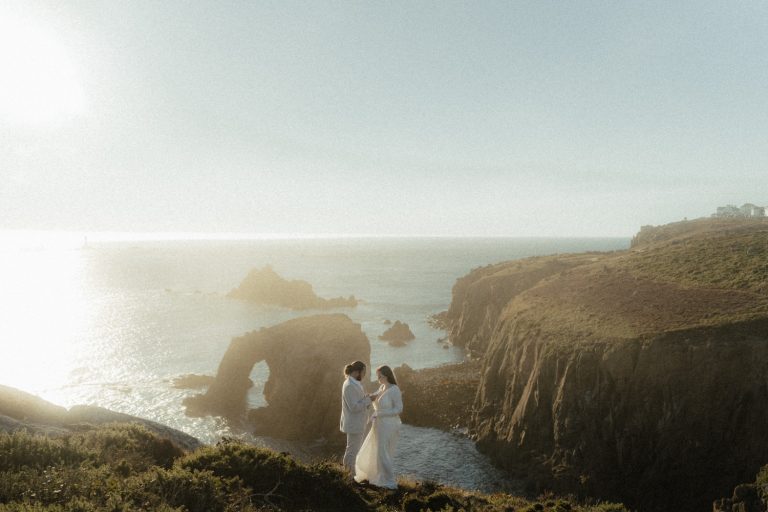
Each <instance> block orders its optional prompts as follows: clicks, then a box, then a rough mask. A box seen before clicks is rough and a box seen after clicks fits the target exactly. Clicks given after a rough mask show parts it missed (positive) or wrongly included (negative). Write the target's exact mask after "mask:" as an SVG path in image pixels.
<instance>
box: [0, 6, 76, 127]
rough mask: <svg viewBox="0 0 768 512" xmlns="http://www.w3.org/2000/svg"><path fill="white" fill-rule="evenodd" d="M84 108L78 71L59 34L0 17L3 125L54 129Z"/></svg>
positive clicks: (0, 15) (18, 20)
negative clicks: (6, 123) (53, 126)
mask: <svg viewBox="0 0 768 512" xmlns="http://www.w3.org/2000/svg"><path fill="white" fill-rule="evenodd" d="M84 104H85V97H84V93H83V88H82V85H81V83H80V80H79V77H78V73H77V69H76V66H75V64H74V62H73V60H72V58H71V55H70V54H69V52H68V51H67V48H65V47H64V45H62V44H61V42H60V41H59V40H58V38H57V37H56V36H55V34H53V33H51V32H49V31H47V30H46V29H45V28H43V27H40V26H37V25H35V24H33V23H31V22H29V21H27V20H24V19H21V18H15V17H11V16H7V15H3V14H2V13H0V121H4V122H10V123H13V124H25V125H32V126H47V125H56V124H58V123H61V122H62V121H65V120H67V119H69V118H72V117H74V116H76V115H78V114H80V113H81V112H82V111H83V109H84Z"/></svg>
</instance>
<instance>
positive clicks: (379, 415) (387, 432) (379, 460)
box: [355, 366, 403, 489]
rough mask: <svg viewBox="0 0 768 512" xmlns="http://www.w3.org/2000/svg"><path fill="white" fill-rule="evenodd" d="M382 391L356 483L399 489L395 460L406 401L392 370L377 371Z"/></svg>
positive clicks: (375, 404) (362, 449)
mask: <svg viewBox="0 0 768 512" xmlns="http://www.w3.org/2000/svg"><path fill="white" fill-rule="evenodd" d="M376 376H377V377H378V379H379V383H380V384H381V387H379V390H378V391H377V392H376V393H374V394H372V395H371V396H372V398H373V397H375V400H374V402H373V409H374V412H373V414H372V415H371V430H370V431H369V432H368V435H367V436H366V437H365V440H364V441H363V445H362V446H361V447H360V452H358V454H357V459H356V460H355V481H357V482H362V481H363V480H368V482H369V483H370V484H373V485H376V486H378V487H386V488H387V489H397V479H396V478H395V468H394V457H395V448H396V446H397V440H398V437H399V436H400V416H398V415H399V414H400V413H401V412H403V397H402V394H401V393H400V388H399V387H397V381H396V380H395V374H394V373H393V372H392V369H391V368H390V367H389V366H380V367H379V368H377V369H376Z"/></svg>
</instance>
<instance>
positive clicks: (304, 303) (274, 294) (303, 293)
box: [227, 266, 358, 310]
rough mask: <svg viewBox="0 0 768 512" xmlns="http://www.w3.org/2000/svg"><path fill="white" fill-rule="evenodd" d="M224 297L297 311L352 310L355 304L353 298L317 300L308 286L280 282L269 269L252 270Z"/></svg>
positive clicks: (295, 282)
mask: <svg viewBox="0 0 768 512" xmlns="http://www.w3.org/2000/svg"><path fill="white" fill-rule="evenodd" d="M227 297H230V298H233V299H241V300H246V301H249V302H255V303H257V304H266V305H271V306H280V307H284V308H290V309H297V310H303V309H332V308H353V307H355V306H357V302H358V301H357V299H356V298H355V296H354V295H350V296H349V297H347V298H344V297H336V298H333V299H324V298H322V297H318V296H317V295H316V294H315V292H314V290H313V289H312V285H311V284H309V283H308V282H306V281H302V280H292V281H289V280H287V279H283V278H282V277H280V275H278V274H277V272H275V271H274V270H273V269H272V267H270V266H266V267H264V268H261V269H253V270H251V272H249V273H248V275H247V276H246V277H245V279H243V281H242V282H241V283H240V286H238V287H237V288H235V289H234V290H232V291H230V292H229V293H228V294H227Z"/></svg>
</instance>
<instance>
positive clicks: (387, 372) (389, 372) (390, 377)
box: [376, 365, 397, 385]
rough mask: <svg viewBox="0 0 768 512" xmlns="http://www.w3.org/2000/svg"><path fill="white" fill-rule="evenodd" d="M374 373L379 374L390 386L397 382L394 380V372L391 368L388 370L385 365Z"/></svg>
mask: <svg viewBox="0 0 768 512" xmlns="http://www.w3.org/2000/svg"><path fill="white" fill-rule="evenodd" d="M376 371H377V372H379V373H381V374H382V375H383V376H385V377H386V378H387V380H388V381H389V383H390V384H394V385H397V380H396V379H395V372H393V371H392V368H390V367H389V366H387V365H384V366H379V367H378V368H376Z"/></svg>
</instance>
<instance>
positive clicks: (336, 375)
mask: <svg viewBox="0 0 768 512" xmlns="http://www.w3.org/2000/svg"><path fill="white" fill-rule="evenodd" d="M370 355H371V346H370V342H369V341H368V338H367V337H366V336H365V334H364V333H363V331H362V329H361V327H360V324H356V323H354V322H352V320H350V319H349V317H348V316H346V315H342V314H334V315H315V316H307V317H301V318H296V319H293V320H289V321H287V322H283V323H281V324H278V325H275V326H272V327H265V328H262V329H260V330H258V331H253V332H250V333H248V334H245V335H244V336H240V337H237V338H234V339H233V340H232V342H231V343H230V345H229V348H228V349H227V352H226V353H225V354H224V357H223V358H222V360H221V363H220V364H219V368H218V371H217V373H216V378H215V379H214V381H213V382H212V383H211V386H210V387H209V388H208V390H207V392H206V393H205V394H201V395H196V396H193V397H189V398H187V399H186V400H185V401H184V405H185V406H186V407H187V414H190V415H193V416H197V415H207V414H216V415H222V416H226V417H229V418H233V419H242V418H243V417H244V416H246V415H247V417H248V421H249V423H251V424H252V426H253V427H254V428H255V429H256V431H257V433H259V434H261V435H273V436H276V437H280V438H283V439H316V438H320V437H325V438H326V439H327V440H328V439H338V438H339V437H340V434H339V417H340V415H341V403H340V401H339V396H340V395H341V386H342V384H343V378H342V370H343V368H344V365H345V364H347V363H349V362H350V361H354V360H356V359H359V360H361V361H364V362H365V363H366V364H368V365H369V366H370V364H369V361H370ZM260 361H266V363H267V365H268V366H269V378H268V380H267V382H266V384H265V385H264V398H265V399H266V401H267V404H268V405H267V406H266V407H261V408H258V409H253V410H250V411H248V410H247V407H246V394H247V392H248V389H249V388H250V387H251V386H252V382H251V380H250V379H249V375H250V373H251V370H252V369H253V366H254V365H255V364H256V363H257V362H260Z"/></svg>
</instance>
